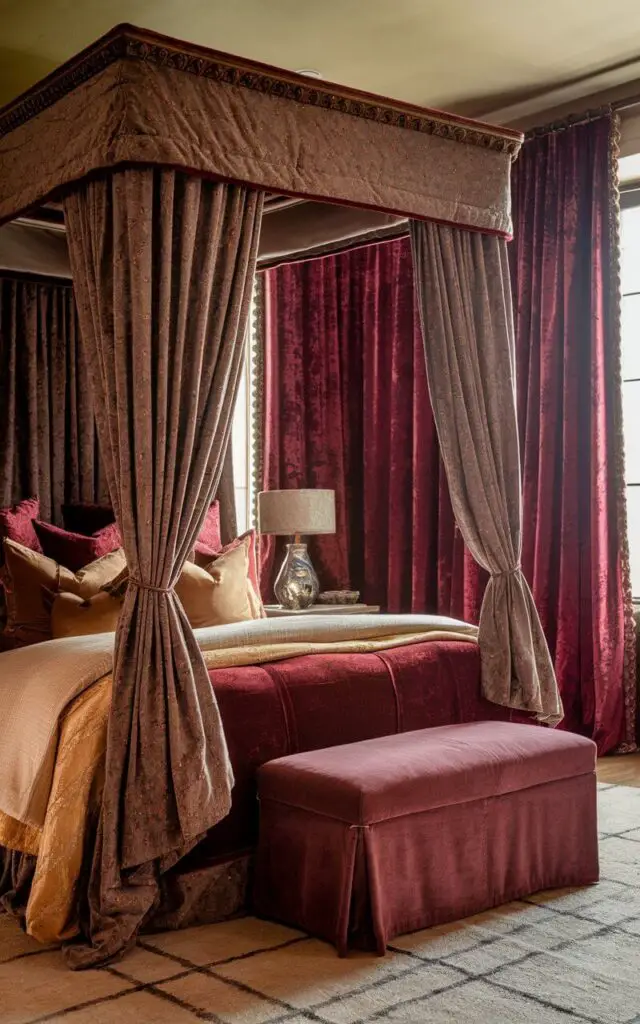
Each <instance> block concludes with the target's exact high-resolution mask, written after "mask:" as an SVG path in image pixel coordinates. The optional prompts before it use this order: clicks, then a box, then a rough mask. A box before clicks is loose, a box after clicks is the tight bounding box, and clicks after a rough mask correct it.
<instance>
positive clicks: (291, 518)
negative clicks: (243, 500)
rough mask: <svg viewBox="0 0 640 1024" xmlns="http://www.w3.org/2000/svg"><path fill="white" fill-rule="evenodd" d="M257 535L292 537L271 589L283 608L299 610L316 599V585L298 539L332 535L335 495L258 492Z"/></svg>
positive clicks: (309, 490) (308, 490)
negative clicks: (269, 534) (324, 534)
mask: <svg viewBox="0 0 640 1024" xmlns="http://www.w3.org/2000/svg"><path fill="white" fill-rule="evenodd" d="M258 528H259V530H260V533H271V534H279V535H281V536H289V537H294V542H293V543H291V544H287V552H286V555H285V558H284V561H283V563H282V567H281V569H280V572H279V573H278V577H277V579H276V581H275V583H274V586H273V589H274V592H275V595H276V599H277V600H278V601H279V602H280V605H281V606H282V607H283V608H288V609H290V610H291V611H300V610H301V609H302V608H309V607H310V606H311V605H312V604H315V601H316V599H317V597H318V592H319V590H320V584H319V582H318V577H317V575H316V572H315V569H314V568H313V565H312V564H311V559H310V558H309V552H308V551H307V545H306V544H305V543H303V542H302V541H301V539H300V538H301V537H302V536H310V535H312V534H313V535H315V534H319V533H335V532H336V503H335V492H334V491H328V490H320V489H318V490H314V489H312V488H301V489H299V490H294V489H293V488H292V489H291V490H287V491H261V492H260V494H259V495H258Z"/></svg>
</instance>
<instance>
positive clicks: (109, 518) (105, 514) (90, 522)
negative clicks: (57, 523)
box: [62, 501, 116, 537]
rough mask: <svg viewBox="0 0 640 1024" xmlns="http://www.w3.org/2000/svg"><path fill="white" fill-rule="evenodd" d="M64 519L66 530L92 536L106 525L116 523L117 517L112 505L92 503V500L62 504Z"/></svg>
mask: <svg viewBox="0 0 640 1024" xmlns="http://www.w3.org/2000/svg"><path fill="white" fill-rule="evenodd" d="M62 521H63V523H64V528H65V530H69V531H70V532H71V533H81V534H82V536H83V537H91V536H92V535H93V534H94V533H97V532H98V531H99V530H104V528H105V526H111V524H112V523H115V521H116V517H115V515H114V513H113V509H112V508H111V506H110V505H92V504H91V503H90V502H86V501H85V502H79V501H78V502H70V503H69V504H68V505H63V506H62Z"/></svg>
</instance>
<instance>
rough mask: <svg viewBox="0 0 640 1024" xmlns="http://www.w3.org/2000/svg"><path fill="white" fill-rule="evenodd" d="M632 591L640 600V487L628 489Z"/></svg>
mask: <svg viewBox="0 0 640 1024" xmlns="http://www.w3.org/2000/svg"><path fill="white" fill-rule="evenodd" d="M627 520H628V523H629V555H630V561H631V591H632V593H633V596H634V598H638V599H640V487H627Z"/></svg>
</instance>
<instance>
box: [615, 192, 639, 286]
mask: <svg viewBox="0 0 640 1024" xmlns="http://www.w3.org/2000/svg"><path fill="white" fill-rule="evenodd" d="M620 242H621V245H622V256H621V263H622V266H621V277H622V292H623V294H624V293H625V292H640V206H633V207H631V208H630V209H628V210H623V211H622V213H621V214H620Z"/></svg>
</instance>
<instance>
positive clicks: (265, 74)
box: [0, 25, 522, 156]
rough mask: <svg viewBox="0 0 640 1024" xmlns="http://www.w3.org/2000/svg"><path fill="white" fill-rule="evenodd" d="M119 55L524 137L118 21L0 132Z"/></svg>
mask: <svg viewBox="0 0 640 1024" xmlns="http://www.w3.org/2000/svg"><path fill="white" fill-rule="evenodd" d="M122 59H126V60H137V61H143V62H146V63H149V64H154V65H156V66H158V67H166V68H170V69H172V70H176V71H183V72H186V73H188V74H192V75H197V76H199V77H202V78H211V79H214V80H215V81H216V82H220V83H221V84H223V85H231V86H236V87H240V88H245V89H252V90H254V91H257V92H261V93H266V94H268V95H271V96H279V97H284V98H285V99H288V100H291V101H292V102H294V103H302V104H305V105H307V106H313V107H321V108H324V109H328V110H338V111H340V112H341V113H344V114H348V115H350V116H352V117H362V118H366V119H367V120H373V121H377V122H381V123H384V124H389V125H393V126H394V127H396V128H404V129H408V130H410V131H418V132H424V133H426V134H428V135H437V136H439V137H440V138H444V139H451V140H452V141H455V142H462V143H465V144H467V145H473V146H481V147H483V148H484V149H492V150H497V151H498V152H501V153H510V154H511V155H512V156H515V155H516V154H517V152H518V150H519V148H520V144H521V141H522V135H521V133H520V132H517V131H514V130H513V129H511V128H502V127H494V126H492V125H485V124H482V123H480V122H477V121H472V120H469V119H468V118H464V117H458V116H457V115H454V114H443V113H441V112H440V111H436V110H429V109H426V108H422V107H417V106H413V105H412V104H404V103H397V102H396V101H394V100H387V99H385V98H383V97H380V96H375V95H373V94H372V93H366V92H360V91H358V90H355V89H347V88H344V87H342V86H337V85H334V84H333V83H326V84H324V83H322V82H320V83H319V82H317V81H316V80H313V81H312V80H310V79H309V78H305V77H304V76H303V75H296V74H294V73H292V72H287V71H283V70H281V69H279V68H271V67H269V65H266V64H259V63H256V62H254V61H247V60H243V59H241V58H239V57H234V56H231V55H229V54H225V53H218V52H217V51H215V50H209V49H206V48H205V47H200V46H196V45H195V44H191V43H185V42H180V41H178V40H175V39H171V38H170V37H168V36H162V35H159V34H157V33H154V32H150V31H147V30H144V29H138V28H135V27H133V26H131V25H118V26H116V28H114V29H112V31H111V32H109V33H108V34H107V35H106V36H103V37H102V39H99V40H98V41H97V42H96V43H94V44H93V45H92V46H90V47H88V48H87V49H86V50H83V51H82V52H81V53H79V54H78V55H77V56H76V57H74V58H72V60H70V61H68V62H67V63H66V64H63V65H61V67H60V68H59V69H58V70H57V71H54V72H53V73H52V74H51V75H48V76H47V77H46V78H44V79H43V80H42V81H41V82H39V83H38V84H36V85H35V86H33V88H32V89H30V90H28V91H27V92H26V93H24V94H23V95H22V96H19V97H18V98H17V99H16V100H14V101H13V103H10V104H9V105H8V106H6V107H4V108H3V109H2V110H0V137H1V136H2V135H6V134H7V132H10V131H13V130H14V129H15V128H18V127H19V126H20V125H23V124H25V123H26V122H27V121H29V120H31V118H33V117H35V116H36V115H37V114H39V113H41V112H42V111H43V110H45V109H47V107H50V106H52V105H53V104H54V103H56V101H57V100H59V99H61V98H62V97H63V96H65V95H67V94H68V93H70V92H72V91H73V90H74V89H76V88H77V87H78V86H79V85H81V84H82V83H83V82H86V81H88V80H89V79H90V78H93V77H94V76H95V75H98V74H99V73H100V72H101V71H104V70H105V68H107V67H109V65H111V64H113V63H114V62H115V61H118V60H122Z"/></svg>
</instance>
